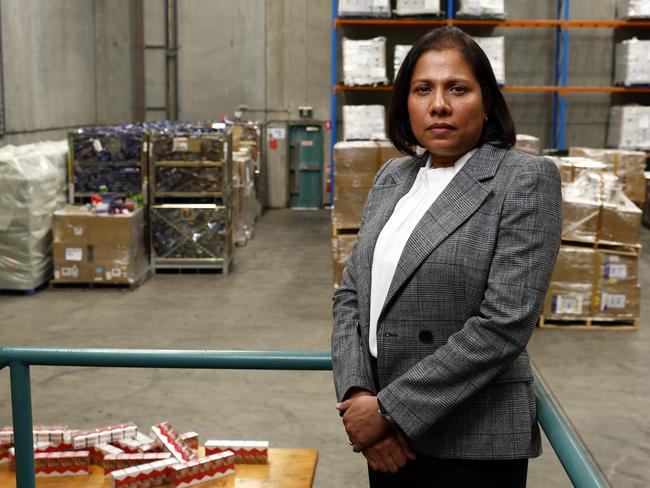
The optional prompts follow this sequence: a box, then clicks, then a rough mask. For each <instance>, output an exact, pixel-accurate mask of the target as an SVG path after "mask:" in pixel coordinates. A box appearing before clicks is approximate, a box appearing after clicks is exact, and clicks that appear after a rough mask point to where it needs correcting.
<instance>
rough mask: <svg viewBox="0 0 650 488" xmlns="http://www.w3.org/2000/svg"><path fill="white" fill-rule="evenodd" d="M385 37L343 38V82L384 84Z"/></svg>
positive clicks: (350, 84)
mask: <svg viewBox="0 0 650 488" xmlns="http://www.w3.org/2000/svg"><path fill="white" fill-rule="evenodd" d="M387 83H388V78H387V76H386V38H385V37H383V36H380V37H375V38H373V39H364V40H352V39H346V38H344V39H343V84H344V85H348V86H353V85H385V84H387Z"/></svg>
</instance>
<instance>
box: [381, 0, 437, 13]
mask: <svg viewBox="0 0 650 488" xmlns="http://www.w3.org/2000/svg"><path fill="white" fill-rule="evenodd" d="M393 12H394V13H395V14H397V15H441V14H442V10H441V9H440V0H397V4H396V5H395V10H394V11H393Z"/></svg>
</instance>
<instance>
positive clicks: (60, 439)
mask: <svg viewBox="0 0 650 488" xmlns="http://www.w3.org/2000/svg"><path fill="white" fill-rule="evenodd" d="M71 436H72V431H71V430H70V429H68V427H67V426H65V425H35V426H34V427H33V428H32V438H33V441H34V442H49V443H51V444H53V445H57V446H59V445H60V446H69V445H70V438H71ZM13 444H14V428H13V427H12V426H11V425H7V426H5V427H3V428H2V429H1V430H0V445H3V446H6V445H9V446H12V445H13Z"/></svg>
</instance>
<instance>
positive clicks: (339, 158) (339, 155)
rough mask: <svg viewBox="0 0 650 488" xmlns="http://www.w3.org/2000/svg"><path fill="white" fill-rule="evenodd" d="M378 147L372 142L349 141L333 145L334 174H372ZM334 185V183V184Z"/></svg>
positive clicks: (375, 164) (375, 169)
mask: <svg viewBox="0 0 650 488" xmlns="http://www.w3.org/2000/svg"><path fill="white" fill-rule="evenodd" d="M378 158H379V146H378V145H377V143H376V142H374V141H349V142H337V143H336V144H334V174H335V175H342V174H355V173H374V172H375V171H377V169H378V168H377V161H378ZM335 184H336V183H335Z"/></svg>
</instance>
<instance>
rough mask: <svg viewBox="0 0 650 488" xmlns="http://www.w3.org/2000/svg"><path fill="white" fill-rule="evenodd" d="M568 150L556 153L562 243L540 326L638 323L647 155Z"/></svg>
mask: <svg viewBox="0 0 650 488" xmlns="http://www.w3.org/2000/svg"><path fill="white" fill-rule="evenodd" d="M569 154H570V156H569V157H563V158H555V162H556V164H557V165H558V167H559V169H560V175H561V178H562V197H563V229H562V246H561V248H560V253H559V255H558V260H557V264H556V267H555V270H554V271H553V275H552V277H551V284H550V286H549V290H548V293H547V296H546V300H545V303H544V310H543V313H542V316H541V318H540V327H544V328H581V329H582V328H584V329H603V328H607V329H618V330H625V329H636V328H638V326H639V314H640V286H639V282H638V276H639V255H640V252H641V245H640V244H639V229H640V224H641V214H642V212H641V209H640V208H639V206H641V205H643V203H644V200H645V191H644V189H643V170H644V168H645V153H643V152H640V151H626V150H621V149H589V148H571V149H570V151H569ZM638 205H639V206H638Z"/></svg>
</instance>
